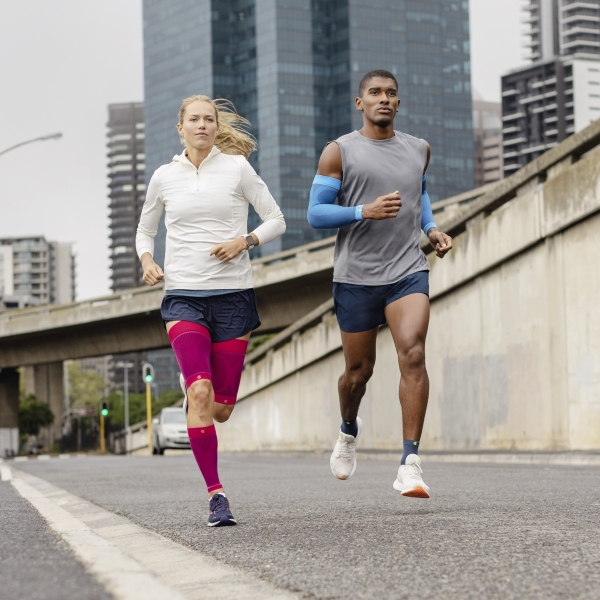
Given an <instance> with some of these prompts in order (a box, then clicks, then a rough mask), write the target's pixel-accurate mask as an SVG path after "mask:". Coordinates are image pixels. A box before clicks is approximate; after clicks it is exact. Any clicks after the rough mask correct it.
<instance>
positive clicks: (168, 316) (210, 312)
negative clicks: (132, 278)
mask: <svg viewBox="0 0 600 600" xmlns="http://www.w3.org/2000/svg"><path fill="white" fill-rule="evenodd" d="M160 316H161V317H162V319H163V321H164V322H165V325H166V324H167V323H168V322H169V321H191V322H192V323H198V325H202V326H203V327H206V328H207V329H208V330H209V331H210V337H211V340H212V341H213V342H225V341H227V340H233V339H235V338H239V337H242V336H243V335H246V334H247V333H249V332H250V331H253V330H254V329H256V328H257V327H259V326H260V317H259V316H258V311H257V310H256V296H255V295H254V290H252V289H249V290H242V291H241V292H232V293H231V294H219V295H216V296H207V297H205V298H195V297H192V296H165V297H164V298H163V301H162V304H161V306H160Z"/></svg>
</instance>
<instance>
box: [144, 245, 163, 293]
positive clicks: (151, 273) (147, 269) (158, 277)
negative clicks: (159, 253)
mask: <svg viewBox="0 0 600 600" xmlns="http://www.w3.org/2000/svg"><path fill="white" fill-rule="evenodd" d="M141 262H142V269H144V275H143V277H142V279H143V280H144V282H145V283H147V284H148V285H149V286H153V285H156V284H157V283H158V282H159V281H162V280H163V279H164V278H165V274H164V273H163V271H162V269H161V268H160V267H159V266H158V265H157V264H156V263H155V262H154V259H153V258H152V255H151V254H150V253H149V252H144V254H142V258H141Z"/></svg>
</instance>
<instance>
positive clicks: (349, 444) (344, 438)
mask: <svg viewBox="0 0 600 600" xmlns="http://www.w3.org/2000/svg"><path fill="white" fill-rule="evenodd" d="M356 424H357V425H358V433H357V434H356V437H354V436H352V435H348V434H346V433H342V432H341V431H340V435H339V437H338V441H337V442H336V444H335V448H334V449H333V453H332V454H331V459H330V460H329V466H330V467H331V472H332V473H333V474H334V475H335V476H336V477H337V478H338V479H342V480H344V479H349V478H350V477H352V475H354V471H356V457H355V452H356V440H358V436H359V435H360V432H361V429H362V421H361V419H360V417H356Z"/></svg>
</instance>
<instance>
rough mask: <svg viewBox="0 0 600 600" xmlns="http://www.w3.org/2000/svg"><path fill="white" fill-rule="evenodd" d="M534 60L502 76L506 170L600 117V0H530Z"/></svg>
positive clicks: (527, 10) (528, 41)
mask: <svg viewBox="0 0 600 600" xmlns="http://www.w3.org/2000/svg"><path fill="white" fill-rule="evenodd" d="M524 10H525V13H526V19H525V23H526V24H527V25H528V28H527V30H526V32H525V38H526V40H525V43H524V46H525V47H526V48H528V49H529V52H528V54H527V55H526V56H525V58H527V59H529V60H530V61H532V63H531V64H530V65H527V66H525V67H521V68H519V69H515V70H513V71H511V72H509V73H507V74H506V75H504V76H503V77H502V121H503V130H502V133H503V146H504V173H505V175H510V174H511V173H513V172H514V171H516V170H517V169H519V168H521V167H522V166H524V165H526V164H527V163H528V162H530V161H531V160H533V159H534V158H537V157H538V156H540V155H541V154H543V153H544V152H545V151H546V150H548V149H550V148H553V147H554V146H556V145H557V144H558V143H560V142H561V141H562V140H564V139H565V138H566V137H567V136H569V135H571V134H572V133H575V132H577V131H580V130H581V129H583V128H584V127H586V126H587V125H589V123H591V122H592V121H595V120H596V119H598V118H600V0H585V1H579V0H531V1H530V2H529V3H528V4H527V5H525V7H524Z"/></svg>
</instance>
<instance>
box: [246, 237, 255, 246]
mask: <svg viewBox="0 0 600 600" xmlns="http://www.w3.org/2000/svg"><path fill="white" fill-rule="evenodd" d="M246 242H247V243H248V246H250V248H252V246H254V238H253V237H252V236H251V235H247V236H246Z"/></svg>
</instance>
